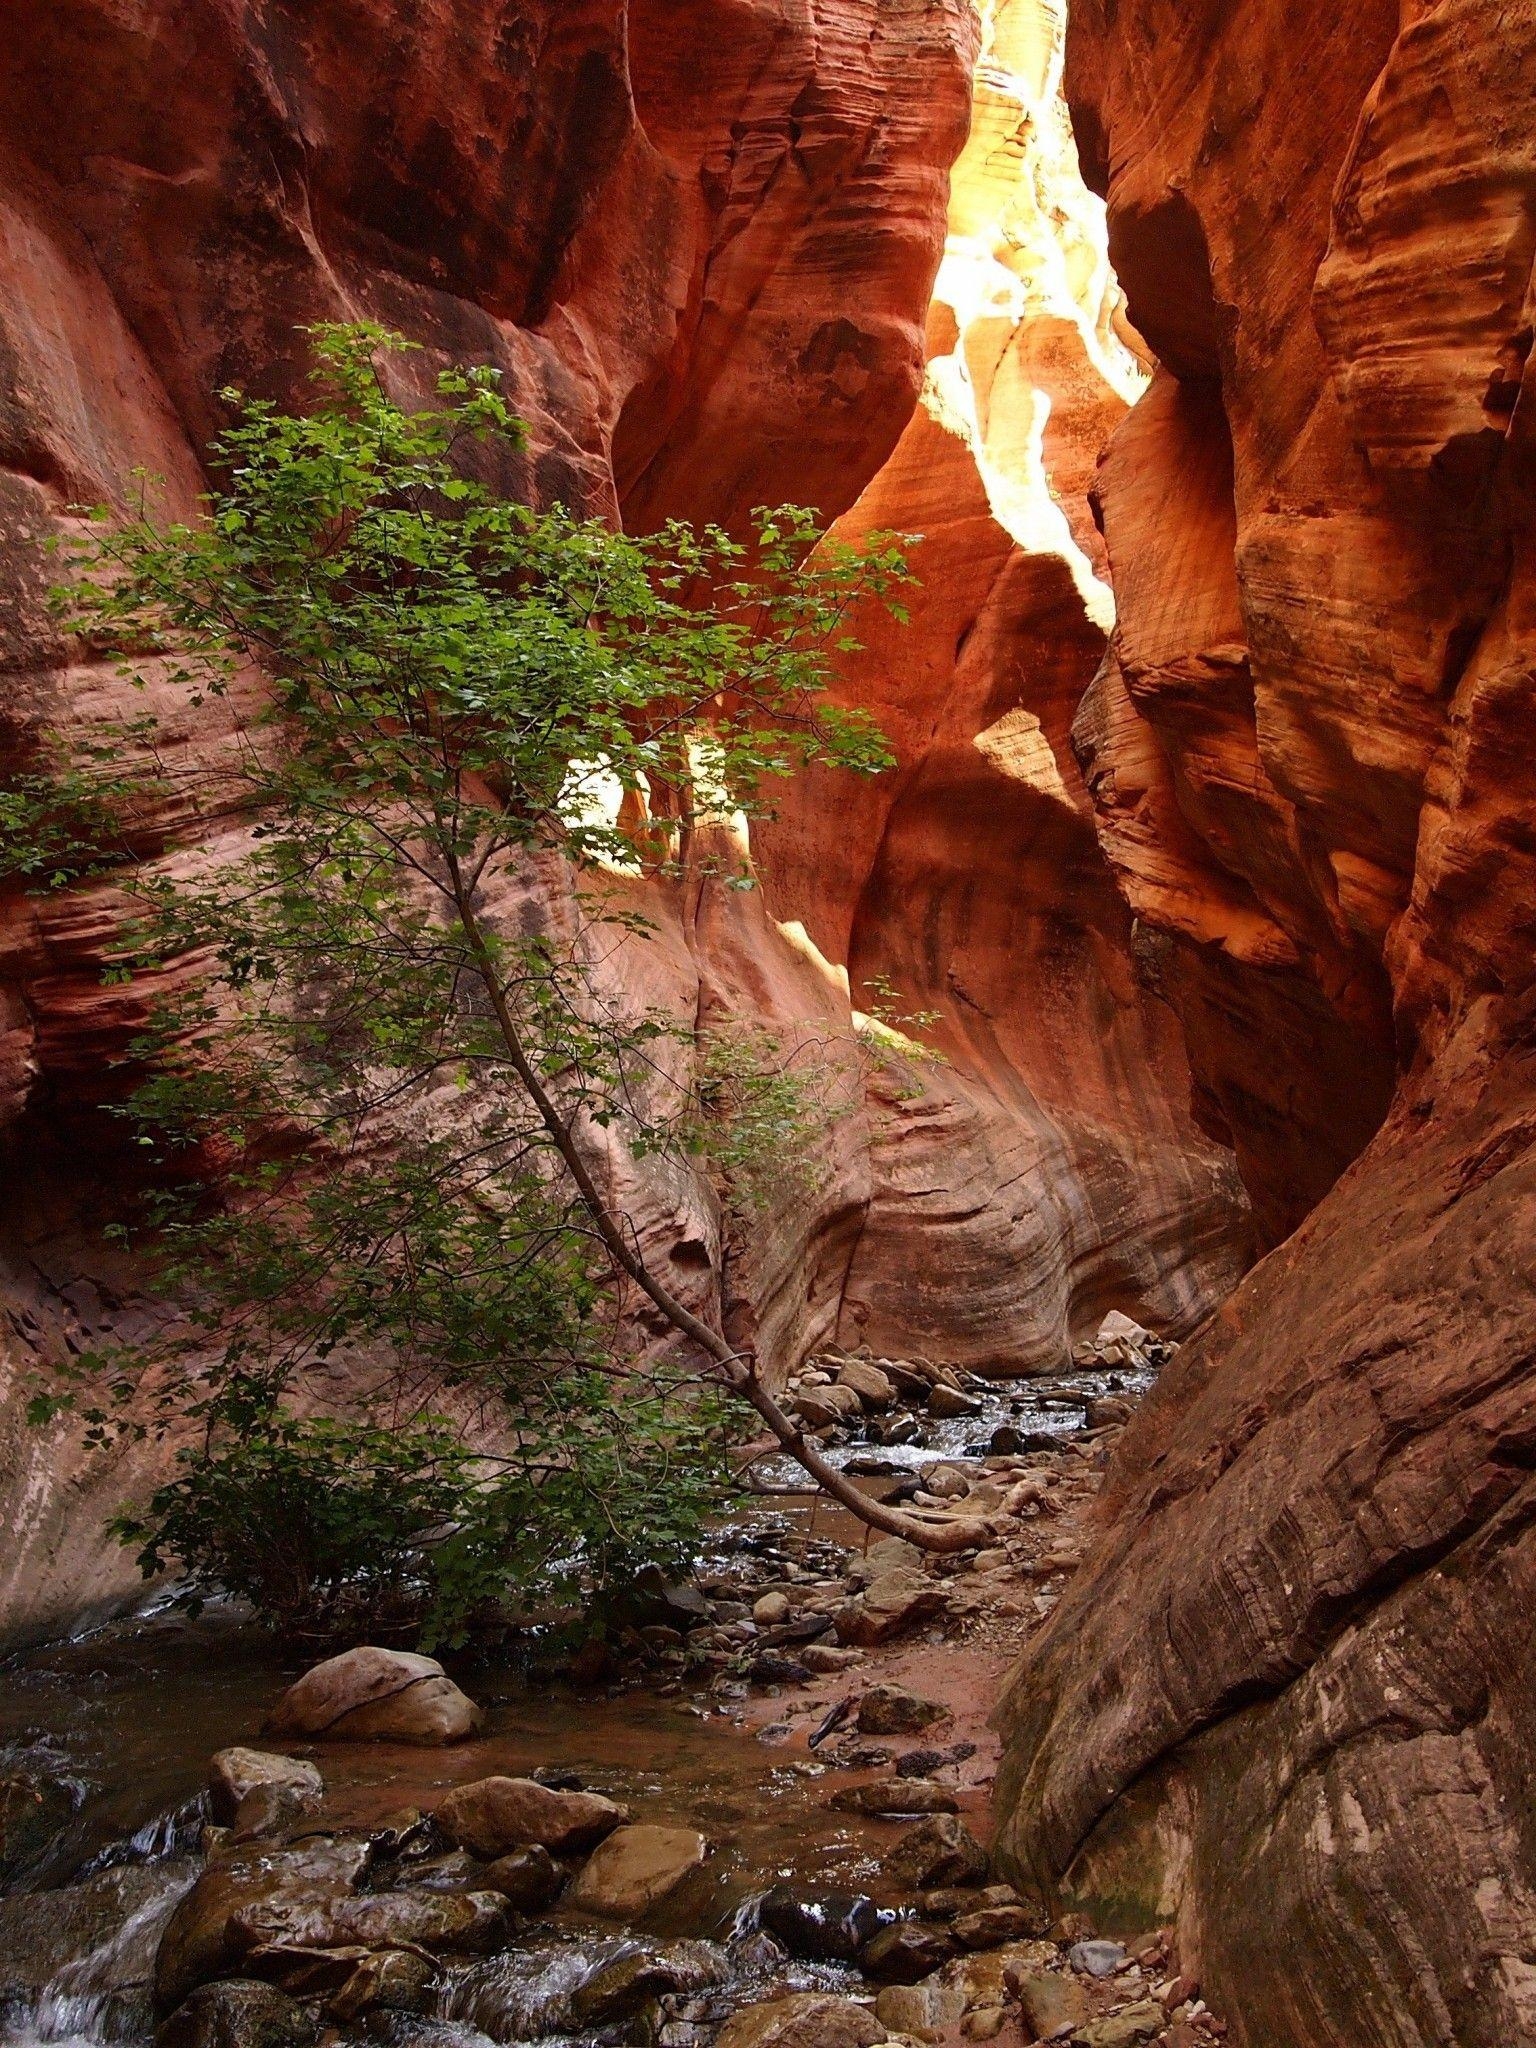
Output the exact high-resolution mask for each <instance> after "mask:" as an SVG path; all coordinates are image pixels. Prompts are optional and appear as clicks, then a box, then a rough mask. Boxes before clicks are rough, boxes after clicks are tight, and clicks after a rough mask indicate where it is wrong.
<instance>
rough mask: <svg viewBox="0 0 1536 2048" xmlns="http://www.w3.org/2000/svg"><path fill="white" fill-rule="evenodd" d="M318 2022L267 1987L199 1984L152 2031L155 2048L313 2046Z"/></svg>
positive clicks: (240, 1982)
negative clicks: (153, 2032)
mask: <svg viewBox="0 0 1536 2048" xmlns="http://www.w3.org/2000/svg"><path fill="white" fill-rule="evenodd" d="M319 2033H320V2022H319V2021H318V2020H317V2019H316V2018H315V2016H314V2014H313V2013H311V2012H308V2011H306V2010H305V2008H304V2007H303V2006H302V2005H300V2004H299V2003H298V2001H297V2000H296V1999H293V1998H289V1997H288V1996H287V1994H286V1993H284V1992H282V1991H278V1990H277V1989H275V1988H274V1986H272V1985H271V1984H258V1983H255V1982H253V1981H252V1980H250V1979H248V1978H237V1979H233V1980H231V1981H228V1982H221V1983H217V1984H200V1985H199V1986H198V1987H197V1989H196V1990H195V1991H193V1992H192V1993H190V1994H189V1996H188V1997H186V1998H185V1999H183V2001H182V2002H181V2004H180V2005H179V2006H177V2008H176V2010H175V2011H174V2012H173V2013H172V2014H171V2016H170V2017H169V2019H165V2020H162V2021H161V2023H160V2025H159V2027H158V2028H157V2029H156V2031H155V2048H312V2044H313V2042H314V2041H316V2040H317V2039H318V2037H319Z"/></svg>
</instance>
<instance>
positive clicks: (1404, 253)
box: [1000, 0, 1536, 2048]
mask: <svg viewBox="0 0 1536 2048" xmlns="http://www.w3.org/2000/svg"><path fill="white" fill-rule="evenodd" d="M1533 95H1536V17H1533V16H1532V14H1531V12H1530V10H1529V9H1516V10H1513V11H1511V10H1509V9H1506V8H1495V7H1492V6H1487V5H1483V4H1479V0H1439V4H1426V0H1409V4H1407V5H1405V6H1403V7H1401V8H1400V7H1399V6H1398V5H1397V4H1396V0H1392V4H1390V5H1374V6H1372V5H1368V6H1362V7H1356V8H1352V9H1344V10H1340V9H1339V8H1337V7H1335V6H1331V5H1325V4H1322V0H1316V4H1313V0H1301V4H1299V5H1293V6H1291V7H1287V8H1283V9H1282V8H1262V7H1259V8H1246V9H1240V10H1239V9H1231V8H1227V7H1219V6H1216V5H1213V4H1197V5H1195V6H1186V5H1178V6H1174V5H1170V4H1166V0H1128V4H1127V0H1121V4H1119V5H1110V4H1109V0H1080V4H1079V5H1078V6H1077V8H1076V9H1075V12H1074V17H1073V26H1072V33H1071V42H1070V48H1069V61H1068V96H1069V99H1070V101H1071V105H1072V111H1073V117H1074V122H1075V125H1076V129H1077V133H1078V137H1079V141H1080V144H1081V146H1082V150H1083V156H1084V161H1085V165H1086V166H1087V168H1088V171H1089V175H1090V177H1091V178H1095V179H1097V180H1098V181H1099V183H1100V184H1101V186H1102V188H1103V189H1104V190H1106V191H1107V194H1108V199H1109V221H1110V246H1111V252H1112V254H1113V255H1114V258H1115V261H1116V263H1117V266H1118V269H1119V274H1120V276H1121V278H1122V280H1123V281H1124V283H1125V285H1126V288H1127V291H1128V295H1129V311H1130V314H1131V317H1132V318H1133V319H1134V320H1135V322H1136V323H1137V325H1138V326H1139V327H1140V329H1141V331H1142V332H1143V333H1144V335H1145V336H1146V338H1147V341H1148V342H1149V344H1150V345H1151V346H1152V347H1153V348H1154V349H1155V350H1156V351H1157V353H1158V355H1159V356H1160V358H1161V359H1162V363H1163V366H1164V367H1163V368H1162V370H1160V372H1159V374H1158V378H1157V381H1156V383H1155V384H1154V387H1153V390H1152V392H1151V394H1150V395H1149V397H1148V398H1147V399H1145V400H1144V401H1143V402H1142V403H1141V404H1140V405H1139V406H1137V408H1136V409H1135V411H1133V412H1132V413H1131V414H1130V415H1129V416H1128V418H1127V419H1126V421H1125V423H1124V424H1123V425H1122V426H1121V427H1120V428H1119V429H1117V431H1116V433H1115V435H1114V437H1113V439H1112V441H1111V444H1110V447H1109V450H1108V453H1107V455H1106V457H1105V460H1104V463H1103V466H1102V469H1101V472H1100V478H1099V485H1098V497H1099V503H1100V507H1101V514H1102V518H1103V524H1104V531H1105V537H1106V541H1107V545H1108V549H1109V556H1110V563H1111V569H1112V574H1113V580H1114V584H1115V592H1116V599H1117V606H1118V623H1117V627H1116V631H1115V634H1114V637H1113V641H1112V647H1111V655H1112V659H1111V661H1110V662H1109V663H1108V664H1107V665H1106V668H1105V670H1104V671H1103V672H1102V674H1101V676H1100V678H1099V680H1098V682H1097V683H1096V685H1095V687H1094V689H1093V691H1092V692H1091V693H1090V694H1089V696H1088V698H1087V699H1086V701H1085V703H1084V705H1083V708H1082V710H1081V712H1080V714H1079V718H1078V725H1077V742H1078V749H1079V753H1080V756H1081V758H1082V761H1083V765H1084V771H1085V774H1086V777H1087V780H1088V784H1089V787H1090V789H1091V791H1092V793H1093V797H1094V801H1095V805H1096V808H1097V811H1098V819H1099V829H1100V833H1101V837H1102V839H1103V842H1104V845H1105V848H1106V851H1107V852H1108V854H1109V857H1110V859H1111V860H1112V861H1113V862H1114V864H1115V866H1116V869H1117V872H1118V873H1119V875H1120V877H1121V880H1122V885H1123V887H1124V888H1125V891H1126V894H1127V896H1128V899H1129V900H1130V902H1131V904H1132V906H1133V908H1134V909H1135V911H1136V915H1137V918H1138V922H1139V932H1140V941H1139V950H1140V952H1141V955H1142V958H1143V960H1144V962H1145V965H1146V967H1147V969H1148V970H1149V971H1151V972H1153V973H1155V975H1156V976H1157V979H1158V984H1159V986H1160V987H1162V988H1163V989H1164V990H1165V991H1166V992H1167V994H1168V996H1169V998H1170V1000H1171V1001H1172V1002H1173V1003H1174V1004H1175V1006H1176V1007H1177V1008H1178V1009H1179V1011H1180V1013H1181V1015H1182V1016H1183V1018H1184V1020H1185V1024H1186V1030H1187V1036H1188V1043H1189V1049H1190V1056H1191V1062H1192V1065H1193V1067H1194V1070H1195V1074H1196V1081H1197V1089H1198V1095H1197V1102H1198V1104H1199V1107H1200V1110H1201V1114H1202V1119H1203V1121H1205V1123H1206V1124H1207V1127H1208V1128H1211V1129H1226V1130H1228V1131H1230V1133H1231V1134H1232V1137H1233V1140H1234V1142H1235V1144H1236V1146H1237V1149H1238V1155H1239V1158H1240V1160H1241V1161H1242V1164H1243V1167H1244V1172H1245V1176H1246V1177H1247V1179H1248V1181H1249V1185H1250V1187H1251V1188H1252V1189H1253V1191H1254V1194H1255V1199H1256V1204H1257V1206H1258V1209H1259V1213H1260V1216H1261V1218H1262V1219H1263V1220H1264V1221H1265V1222H1266V1223H1267V1225H1268V1227H1269V1230H1270V1232H1271V1234H1272V1235H1274V1236H1277V1237H1278V1236H1279V1235H1280V1234H1281V1233H1282V1232H1283V1231H1284V1230H1286V1229H1287V1228H1288V1227H1289V1226H1291V1225H1292V1224H1294V1223H1296V1222H1297V1221H1299V1220H1300V1219H1302V1218H1305V1219H1306V1220H1305V1221H1302V1222H1301V1227H1300V1228H1299V1229H1298V1230H1297V1231H1296V1232H1295V1234H1294V1235H1293V1236H1291V1237H1290V1238H1289V1239H1288V1240H1287V1241H1286V1242H1285V1243H1283V1244H1282V1245H1281V1246H1280V1248H1279V1249H1278V1250H1277V1251H1275V1252H1273V1253H1272V1254H1271V1255H1270V1257H1269V1258H1268V1259H1267V1260H1265V1262H1264V1263H1263V1264H1262V1265H1261V1266H1260V1267H1259V1268H1258V1269H1257V1271H1256V1272H1255V1273H1254V1275H1253V1276H1252V1277H1251V1278H1250V1279H1249V1280H1248V1281H1247V1282H1245V1283H1244V1285H1243V1286H1242V1287H1241V1288H1240V1289H1239V1290H1238V1292H1237V1294H1236V1295H1235V1296H1234V1298H1233V1300H1232V1302H1231V1303H1230V1304H1229V1305H1228V1307H1227V1308H1226V1309H1224V1310H1223V1311H1222V1313H1221V1314H1220V1316H1219V1317H1218V1318H1217V1319H1216V1320H1215V1322H1214V1324H1213V1325H1212V1327H1211V1328H1210V1329H1209V1330H1208V1331H1207V1332H1206V1333H1205V1334H1204V1335H1202V1336H1201V1337H1200V1338H1199V1339H1197V1341H1196V1342H1195V1343H1194V1344H1192V1345H1190V1346H1189V1347H1187V1348H1186V1350H1185V1352H1184V1354H1183V1355H1182V1356H1181V1358H1180V1359H1179V1361H1178V1363H1177V1366H1176V1367H1175V1369H1174V1370H1173V1371H1172V1372H1171V1373H1170V1374H1169V1375H1167V1376H1166V1377H1165V1380H1164V1382H1163V1385H1162V1386H1161V1388H1160V1390H1159V1393H1158V1395H1157V1397H1156V1399H1155V1400H1154V1401H1153V1402H1152V1403H1151V1404H1149V1407H1148V1410H1147V1411H1146V1413H1145V1414H1144V1415H1143V1417H1142V1418H1141V1419H1140V1420H1139V1422H1138V1424H1137V1425H1136V1426H1135V1427H1134V1428H1133V1430H1132V1431H1131V1433H1130V1435H1129V1436H1128V1438H1127V1441H1126V1444H1125V1447H1124V1449H1123V1451H1122V1452H1121V1454H1120V1455H1119V1457H1118V1458H1117V1460H1116V1463H1115V1465H1114V1467H1113V1470H1112V1473H1111V1478H1110V1483H1109V1486H1108V1488H1107V1490H1106V1495H1105V1499H1104V1504H1103V1510H1102V1512H1103V1538H1102V1542H1101V1545H1100V1547H1099V1549H1098V1551H1097V1553H1096V1554H1095V1555H1094V1556H1093V1557H1092V1558H1091V1559H1090V1562H1089V1564H1088V1566H1087V1567H1086V1568H1085V1570H1084V1571H1083V1573H1082V1574H1080V1576H1079V1578H1078V1580H1077V1581H1076V1583H1075V1584H1074V1585H1073V1587H1072V1588H1071V1589H1070V1591H1069V1594H1068V1596H1067V1597H1066V1598H1065V1599H1064V1600H1063V1602H1062V1605H1061V1607H1060V1608H1059V1609H1058V1610H1057V1613H1056V1615H1055V1616H1054V1617H1053V1620H1052V1623H1051V1625H1050V1627H1049V1628H1048V1630H1047V1632H1046V1634H1045V1636H1044V1638H1043V1639H1042V1641H1041V1642H1040V1644H1039V1645H1038V1647H1037V1649H1036V1650H1035V1651H1034V1653H1033V1654H1032V1655H1031V1657H1030V1658H1029V1659H1028V1660H1027V1662H1026V1663H1025V1664H1024V1665H1023V1666H1021V1668H1020V1670H1019V1672H1018V1673H1017V1675H1016V1678H1015V1681H1014V1685H1013V1689H1012V1693H1011V1696H1010V1698H1009V1701H1008V1702H1007V1705H1006V1708H1005V1716H1006V1720H1007V1725H1008V1728H1009V1731H1010V1752H1009V1757H1008V1763H1007V1768H1006V1770H1005V1773H1004V1777H1003V1780H1002V1781H1001V1784H1000V1798H1001V1801H1002V1804H1003V1807H1004V1811H1005V1824H1004V1830H1003V1842H1004V1850H1005V1854H1006V1856H1007V1857H1008V1858H1009V1860H1010V1861H1011V1863H1012V1865H1013V1867H1014V1868H1015V1869H1016V1870H1017V1871H1018V1872H1019V1874H1020V1876H1021V1878H1022V1879H1023V1880H1024V1881H1025V1882H1027V1883H1028V1884H1029V1885H1031V1886H1032V1887H1034V1888H1036V1889H1037V1890H1038V1891H1039V1892H1040V1893H1041V1894H1043V1895H1045V1896H1048V1897H1051V1898H1058V1897H1060V1896H1062V1895H1063V1894H1066V1895H1070V1896H1076V1897H1078V1898H1082V1899H1085V1900H1088V1901H1090V1902H1091V1903H1092V1904H1093V1905H1094V1907H1095V1910H1097V1911H1098V1912H1099V1914H1100V1916H1101V1917H1102V1918H1104V1919H1106V1920H1108V1921H1110V1922H1114V1921H1115V1920H1116V1919H1117V1918H1122V1919H1133V1918H1136V1917H1137V1916H1138V1915H1151V1916H1153V1917H1165V1916H1175V1915H1176V1916H1177V1917H1178V1918H1179V1919H1180V1921H1181V1923H1182V1925H1183V1928H1184V1935H1185V1951H1186V1954H1187V1955H1188V1956H1189V1957H1190V1958H1192V1961H1193V1967H1194V1968H1195V1970H1196V1972H1197V1973H1198V1974H1199V1975H1200V1976H1201V1977H1202V1978H1203V1979H1204V1981H1205V1982H1206V1983H1207V1985H1208V1986H1209V1987H1210V1989H1211V1991H1212V1992H1213V1994H1214V1995H1215V1997H1216V1999H1217V2001H1218V2002H1219V2003H1221V2004H1222V2005H1223V2006H1224V2009H1225V2010H1227V2011H1228V2012H1229V2013H1230V2014H1231V2017H1232V2019H1233V2023H1234V2033H1235V2035H1236V2037H1237V2038H1238V2039H1239V2040H1241V2041H1242V2042H1243V2043H1244V2044H1245V2048H1294V2044H1295V2043H1297V2042H1299V2041H1305V2042H1307V2043H1308V2044H1309V2048H1313V2044H1315V2048H1324V2044H1338V2048H1344V2044H1346V2043H1347V2044H1349V2048H1378V2044H1379V2048H1387V2044H1391V2048H1424V2044H1429V2043H1435V2044H1451V2043H1456V2044H1459V2048H1495V2044H1501V2048H1502V2044H1505V2043H1511V2042H1515V2041H1529V2040H1533V2039H1536V1977H1533V1973H1532V1970H1531V1967H1530V1957H1531V1954H1532V1952H1533V1951H1532V1943H1533V1941H1536V1840H1533V1837H1532V1833H1531V1829H1530V1825H1529V1796H1528V1795H1529V1767H1530V1756H1531V1753H1532V1743H1533V1741H1536V1725H1533V1722H1532V1718H1531V1700H1532V1697H1533V1693H1532V1684H1531V1680H1532V1675H1533V1674H1532V1671H1531V1663H1530V1660H1531V1634H1530V1626H1529V1617H1530V1613H1531V1603H1532V1596H1533V1593H1536V1540H1533V1537H1532V1533H1531V1524H1532V1517H1533V1514H1536V1492H1533V1487H1532V1482H1531V1478H1530V1473H1531V1469H1532V1436H1531V1420H1530V1418H1531V1414H1532V1404H1533V1396H1536V1343H1533V1339H1532V1335H1531V1328H1530V1302H1531V1298H1532V1293H1531V1290H1532V1278H1533V1276H1532V1274H1531V1271H1530V1256H1529V1246H1530V1243H1531V1227H1532V1222H1533V1213H1536V1212H1533V1203H1536V1166H1533V1160H1532V1151H1531V1146H1532V1139H1533V1135H1536V1109H1533V1103H1536V1095H1533V1075H1532V1071H1531V1059H1530V1046H1531V1029H1530V1019H1531V1015H1532V994H1533V981H1536V972H1533V969H1536V953H1533V949H1532V946H1531V942H1530V941H1531V934H1532V929H1533V913H1536V877H1533V875H1532V872H1531V865H1530V846H1531V839H1530V822H1529V821H1530V818H1531V815H1532V797H1533V794H1536V792H1533V789H1532V786H1531V773H1532V770H1531V765H1530V764H1531V761H1532V758H1533V749H1532V740H1533V736H1536V684H1533V646H1532V637H1531V633H1532V616H1531V606H1530V598H1529V594H1528V590H1529V568H1528V554H1529V544H1528V528H1529V524H1530V516H1531V510H1532V505H1533V497H1532V471H1531V466H1530V459H1529V453H1528V446H1527V444H1528V439H1529V433H1530V422H1529V417H1528V413H1529V407H1530V404H1531V399H1530V396H1529V392H1528V390H1527V377H1528V374H1529V372H1528V370H1527V357H1528V355H1529V351H1530V337H1531V319H1532V315H1531V305H1530V289H1531V283H1530V281H1531V267H1532V255H1533V250H1536V234H1533V230H1532V213H1531V193H1532V189H1533V188H1532V182H1531V155H1530V152H1531V147H1532V145H1531V135H1532V119H1531V116H1532V106H1533ZM1394 1089H1395V1094H1394ZM1389 1100H1390V1101H1391V1109H1390V1114H1388V1115H1387V1117H1386V1121H1385V1123H1381V1124H1380V1128H1379V1130H1378V1131H1377V1134H1376V1135H1375V1136H1374V1137H1372V1136H1371V1133H1372V1131H1373V1130H1374V1129H1376V1127H1377V1125H1378V1124H1379V1123H1380V1120H1381V1118H1382V1115H1383V1112H1384V1111H1385V1110H1386V1109H1387V1106H1388V1102H1389ZM1367 1141H1369V1142H1367ZM1362 1145H1364V1150H1363V1151H1361V1150H1360V1148H1361V1146H1362ZM1357 1153H1358V1154H1359V1156H1358V1157H1355V1155H1356V1154H1357ZM1351 1159H1353V1161H1354V1163H1353V1164H1352V1165H1351V1164H1348V1162H1349V1161H1350V1160H1351ZM1346 1166H1347V1170H1346V1171H1345V1172H1344V1174H1343V1178H1342V1179H1339V1180H1338V1182H1337V1185H1336V1186H1333V1187H1332V1190H1331V1192H1327V1190H1328V1188H1329V1185H1330V1183H1331V1182H1332V1181H1333V1179H1334V1176H1335V1175H1336V1174H1337V1173H1338V1172H1339V1169H1340V1168H1341V1167H1346ZM1320 1197H1321V1198H1322V1199H1321V1201H1320V1205H1318V1206H1315V1207H1314V1205H1315V1204H1319V1198H1320ZM1309 1212H1310V1213H1309Z"/></svg>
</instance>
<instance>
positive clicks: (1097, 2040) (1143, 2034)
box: [1072, 1998, 1168, 2048]
mask: <svg viewBox="0 0 1536 2048" xmlns="http://www.w3.org/2000/svg"><path fill="white" fill-rule="evenodd" d="M1167 2023H1168V2016H1167V2014H1166V2013H1165V2012H1164V2011H1163V2008H1162V2007H1161V2006H1160V2005H1159V2004H1158V2002H1157V2000H1156V1999H1155V1998H1143V1999H1140V2000H1138V2002H1137V2003H1136V2004H1135V2005H1128V2006H1125V2007H1124V2008H1123V2009H1122V2010H1121V2011H1120V2012H1111V2013H1106V2014H1105V2015H1104V2017H1103V2018H1102V2019H1098V2020H1089V2021H1088V2022H1087V2023H1086V2025H1084V2026H1080V2027H1079V2028H1078V2029H1077V2031H1076V2033H1075V2034H1074V2035H1073V2036H1072V2038H1073V2040H1074V2041H1075V2042H1080V2043H1081V2044H1082V2048H1137V2043H1138V2042H1141V2041H1152V2040H1155V2039H1156V2038H1157V2036H1158V2035H1159V2034H1161V2032H1162V2031H1163V2028H1164V2027H1165V2026H1166V2025H1167Z"/></svg>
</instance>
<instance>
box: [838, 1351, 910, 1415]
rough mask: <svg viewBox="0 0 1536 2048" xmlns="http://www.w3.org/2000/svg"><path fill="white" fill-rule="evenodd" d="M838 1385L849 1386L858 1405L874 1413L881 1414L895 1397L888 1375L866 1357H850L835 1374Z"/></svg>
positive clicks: (894, 1390)
mask: <svg viewBox="0 0 1536 2048" xmlns="http://www.w3.org/2000/svg"><path fill="white" fill-rule="evenodd" d="M837 1384H838V1385H839V1386H840V1387H849V1388H851V1389H852V1391H853V1392H854V1394H855V1395H857V1397H858V1400H859V1402H860V1405H861V1406H862V1407H865V1408H868V1409H870V1410H871V1411H872V1412H874V1413H876V1414H883V1413H884V1411H885V1410H886V1409H887V1408H889V1407H890V1406H891V1404H892V1402H893V1401H894V1400H895V1399H896V1389H895V1388H894V1387H893V1386H892V1384H891V1381H890V1376H889V1374H887V1373H884V1372H882V1371H881V1370H880V1368H879V1366H878V1365H871V1364H870V1362H869V1360H868V1359H866V1358H850V1359H849V1360H848V1362H847V1364H846V1365H844V1366H842V1367H841V1368H840V1369H839V1371H838V1375H837Z"/></svg>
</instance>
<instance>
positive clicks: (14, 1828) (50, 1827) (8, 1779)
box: [0, 1770, 75, 1889]
mask: <svg viewBox="0 0 1536 2048" xmlns="http://www.w3.org/2000/svg"><path fill="white" fill-rule="evenodd" d="M74 1811H75V1794H74V1793H73V1792H72V1791H71V1789H70V1787H69V1786H68V1785H67V1784H65V1783H64V1782H63V1780H62V1779H60V1778H56V1777H53V1776H51V1775H50V1774H49V1773H48V1772H46V1771H42V1770H19V1771H8V1772H6V1773H5V1774H4V1775H3V1776H0V1889H3V1888H4V1887H5V1886H6V1885H10V1884H14V1882H15V1881H16V1879H17V1878H19V1877H20V1876H22V1875H23V1873H24V1872H26V1871H27V1870H30V1869H31V1867H32V1865H33V1864H34V1863H37V1862H39V1861H40V1860H41V1859H42V1856H43V1853H44V1851H45V1850H46V1849H47V1848H48V1847H49V1846H50V1844H51V1843H52V1842H53V1841H54V1840H55V1838H56V1837H57V1836H58V1834H59V1833H60V1831H61V1830H62V1829H63V1828H65V1827H66V1826H67V1825H68V1823H69V1821H70V1820H71V1818H72V1817H73V1815H74Z"/></svg>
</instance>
